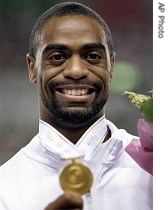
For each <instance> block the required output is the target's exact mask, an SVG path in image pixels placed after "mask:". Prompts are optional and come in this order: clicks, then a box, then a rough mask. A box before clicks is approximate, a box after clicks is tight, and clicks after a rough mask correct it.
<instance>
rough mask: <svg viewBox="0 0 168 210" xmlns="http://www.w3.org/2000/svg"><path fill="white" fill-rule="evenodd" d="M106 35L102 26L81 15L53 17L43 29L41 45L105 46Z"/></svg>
mask: <svg viewBox="0 0 168 210" xmlns="http://www.w3.org/2000/svg"><path fill="white" fill-rule="evenodd" d="M105 40H106V39H105V33H104V31H103V29H102V27H101V26H100V24H99V23H98V22H97V21H95V20H94V19H92V18H90V17H85V16H81V15H73V16H63V17H53V18H51V19H49V20H48V21H47V22H46V23H45V24H44V26H43V28H42V34H41V43H42V44H43V45H47V44H50V43H63V44H69V45H71V44H73V43H74V42H75V43H76V44H77V43H80V44H81V45H82V44H86V43H89V42H91V43H94V42H101V43H103V44H104V45H105Z"/></svg>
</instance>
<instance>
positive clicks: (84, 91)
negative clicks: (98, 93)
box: [57, 88, 95, 96]
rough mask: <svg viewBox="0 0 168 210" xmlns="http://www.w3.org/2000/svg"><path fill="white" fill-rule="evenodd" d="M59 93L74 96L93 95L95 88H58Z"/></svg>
mask: <svg viewBox="0 0 168 210" xmlns="http://www.w3.org/2000/svg"><path fill="white" fill-rule="evenodd" d="M57 91H58V92H60V93H62V94H66V95H72V96H84V95H88V94H91V93H93V92H94V91H95V90H94V88H58V89H57Z"/></svg>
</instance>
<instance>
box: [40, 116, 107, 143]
mask: <svg viewBox="0 0 168 210" xmlns="http://www.w3.org/2000/svg"><path fill="white" fill-rule="evenodd" d="M102 116H103V114H99V115H97V116H96V117H94V118H93V119H92V120H89V121H88V122H86V123H83V124H80V125H79V124H78V125H76V124H66V123H60V122H58V121H57V120H55V119H51V118H50V119H49V118H46V117H44V116H41V119H42V120H43V121H45V122H47V123H48V124H50V125H51V126H52V127H54V128H55V129H56V130H58V131H59V132H60V133H61V134H62V135H63V136H65V137H66V138H67V139H69V140H70V141H71V142H72V143H73V144H76V143H77V142H78V140H79V139H80V138H81V137H82V135H83V134H84V133H85V132H86V131H87V130H88V129H89V127H90V126H92V125H93V124H94V123H95V122H96V121H97V120H98V119H99V118H101V117H102ZM108 133H109V132H108ZM108 136H109V134H107V136H106V139H105V141H106V140H107V138H108Z"/></svg>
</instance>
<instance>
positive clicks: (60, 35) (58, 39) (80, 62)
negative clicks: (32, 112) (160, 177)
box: [0, 2, 152, 210]
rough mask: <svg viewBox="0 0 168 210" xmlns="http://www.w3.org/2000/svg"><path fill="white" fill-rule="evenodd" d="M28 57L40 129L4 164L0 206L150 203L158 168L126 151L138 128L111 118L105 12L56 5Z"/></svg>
mask: <svg viewBox="0 0 168 210" xmlns="http://www.w3.org/2000/svg"><path fill="white" fill-rule="evenodd" d="M26 58H27V65H28V70H29V78H30V82H31V83H32V84H37V87H38V98H39V119H40V120H39V133H38V134H37V136H35V137H34V138H33V140H32V141H31V142H30V143H29V144H28V145H27V146H26V147H25V148H23V149H21V150H20V151H19V152H18V153H17V154H16V155H15V156H14V157H13V158H12V159H11V160H9V161H8V162H7V163H6V164H4V165H3V166H2V167H1V171H0V175H1V181H0V185H1V187H0V196H1V200H0V209H1V210H21V209H22V210H30V209H31V210H43V209H45V210H54V209H84V210H89V209H91V210H102V209H103V210H113V209H114V210H142V209H143V210H151V209H152V176H151V175H150V174H149V173H148V172H146V171H145V170H143V169H142V168H141V167H139V166H138V164H137V163H136V162H135V161H134V160H133V159H132V158H131V157H130V156H129V155H128V154H127V153H126V152H125V147H126V146H127V145H128V144H129V143H130V142H131V140H132V139H133V138H134V139H135V136H132V135H130V134H128V133H127V132H126V131H125V130H123V129H118V128H117V127H116V126H115V125H114V124H113V123H112V122H110V121H109V120H107V119H106V118H105V108H104V106H105V104H106V101H107V100H108V95H109V84H110V82H111V81H112V79H113V71H114V63H115V53H114V51H113V43H112V38H111V33H110V30H109V28H108V26H107V25H106V23H105V22H104V20H102V18H101V17H100V16H99V15H98V14H96V13H95V12H94V11H92V10H91V9H89V8H88V7H86V6H84V5H82V4H78V3H70V2H69V3H62V4H58V5H55V6H53V7H52V8H50V9H49V10H47V11H46V12H45V13H43V14H42V15H41V16H40V17H39V19H38V20H37V22H36V24H35V26H34V28H33V30H32V33H31V37H30V47H29V53H28V54H27V56H26ZM137 141H138V138H137ZM71 164H72V165H71ZM78 164H79V165H78ZM77 165H78V166H79V167H77ZM69 166H72V168H71V169H70V171H68V170H67V167H69ZM73 167H76V168H75V169H74V168H73ZM81 168H82V170H84V172H86V173H83V172H82V173H81ZM90 171H91V173H90ZM91 174H93V177H91ZM80 177H82V179H81V180H80V181H81V182H80V183H78V184H76V180H77V181H78V178H80ZM92 179H93V180H92ZM69 182H71V183H69ZM90 182H92V183H90ZM65 183H66V184H65ZM81 183H82V185H81ZM88 183H90V185H88ZM81 186H82V188H84V190H85V192H83V193H78V190H81ZM71 188H72V191H71V190H70V189H71ZM82 190H83V189H82ZM76 191H77V192H76Z"/></svg>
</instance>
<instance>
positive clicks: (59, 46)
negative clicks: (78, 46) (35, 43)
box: [43, 44, 68, 54]
mask: <svg viewBox="0 0 168 210" xmlns="http://www.w3.org/2000/svg"><path fill="white" fill-rule="evenodd" d="M54 50H60V51H61V50H68V47H67V46H66V45H64V44H49V45H47V46H46V47H45V48H44V50H43V54H44V53H47V52H48V51H54Z"/></svg>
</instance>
